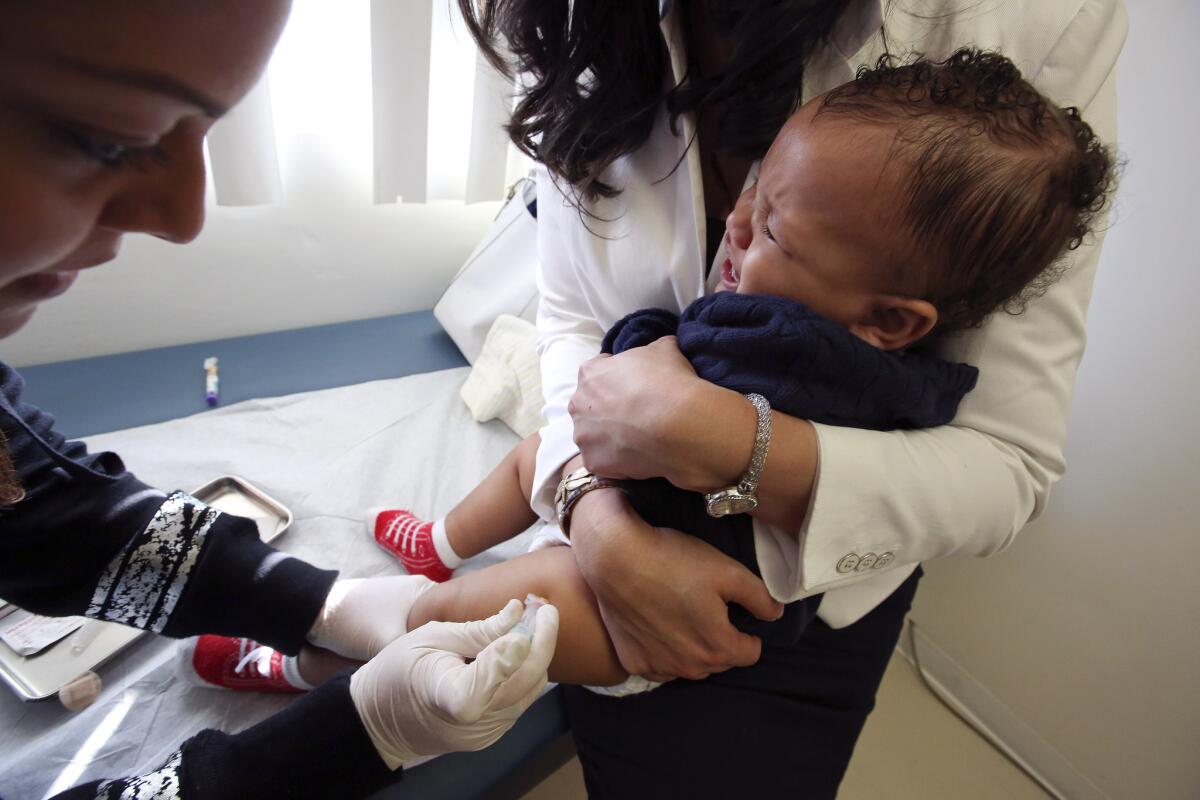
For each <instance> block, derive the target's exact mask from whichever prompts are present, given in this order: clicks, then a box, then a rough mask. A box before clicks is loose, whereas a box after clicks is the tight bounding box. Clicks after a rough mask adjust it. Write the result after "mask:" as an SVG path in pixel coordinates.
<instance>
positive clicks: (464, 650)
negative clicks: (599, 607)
mask: <svg viewBox="0 0 1200 800" xmlns="http://www.w3.org/2000/svg"><path fill="white" fill-rule="evenodd" d="M521 612H522V603H521V602H520V601H519V600H512V601H510V602H509V604H508V605H507V606H505V607H504V609H503V610H502V611H501V612H500V613H499V614H496V615H495V616H493V617H489V618H488V619H485V620H478V621H475V622H462V623H456V622H430V623H428V624H427V625H423V626H421V627H420V628H417V629H416V630H415V631H413V632H412V633H409V634H407V635H405V636H403V637H401V638H399V639H397V640H396V641H394V642H392V643H391V644H390V645H388V646H387V647H386V648H385V649H384V650H383V652H381V653H380V654H379V655H377V656H376V657H375V658H373V659H372V660H371V661H369V662H368V663H367V664H365V665H363V666H362V667H361V668H359V670H358V671H357V672H355V673H354V675H353V676H351V678H350V696H351V697H352V698H353V700H354V706H355V708H356V709H358V716H359V718H361V719H362V721H363V726H364V727H365V728H366V729H367V734H368V735H369V736H370V737H371V741H372V742H373V743H374V745H375V749H376V750H378V751H379V755H380V756H381V757H382V758H383V761H384V763H386V764H387V765H388V767H389V768H390V769H396V768H397V767H398V766H400V765H401V764H403V763H404V762H405V761H409V760H411V759H412V758H413V757H414V756H423V755H434V754H438V753H446V752H451V751H457V750H482V749H483V748H485V747H487V746H488V745H490V744H492V743H493V742H495V741H496V740H497V739H499V738H500V737H501V736H503V735H504V733H506V732H507V731H508V729H509V728H511V727H512V726H513V723H514V722H516V721H517V718H518V717H519V716H521V714H522V713H523V712H524V711H525V709H527V708H529V706H530V704H531V703H533V701H534V700H536V699H537V697H538V695H539V694H541V691H542V689H543V688H545V686H546V681H547V674H546V671H547V670H548V669H549V667H550V659H551V657H552V656H553V655H554V645H555V644H556V642H557V640H558V609H556V608H555V607H554V606H551V605H545V606H542V607H541V608H539V609H538V610H537V614H536V616H535V617H534V624H533V625H532V637H531V636H530V635H529V633H527V632H525V631H522V630H521V629H518V630H513V627H514V626H515V625H516V624H517V622H519V621H520V619H521ZM470 658H474V659H475V660H474V661H472V662H471V663H469V664H468V663H467V659H470Z"/></svg>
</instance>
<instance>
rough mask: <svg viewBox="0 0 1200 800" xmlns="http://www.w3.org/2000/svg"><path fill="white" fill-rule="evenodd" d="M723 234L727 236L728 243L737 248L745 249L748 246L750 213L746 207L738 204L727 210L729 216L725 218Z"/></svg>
mask: <svg viewBox="0 0 1200 800" xmlns="http://www.w3.org/2000/svg"><path fill="white" fill-rule="evenodd" d="M725 235H726V236H727V237H729V243H730V244H731V245H732V246H733V247H735V248H737V249H738V250H745V249H746V248H748V247H749V246H750V239H751V233H750V213H749V209H748V208H746V207H744V206H743V205H741V204H738V205H737V206H735V207H734V209H733V211H731V212H729V216H728V217H726V218H725Z"/></svg>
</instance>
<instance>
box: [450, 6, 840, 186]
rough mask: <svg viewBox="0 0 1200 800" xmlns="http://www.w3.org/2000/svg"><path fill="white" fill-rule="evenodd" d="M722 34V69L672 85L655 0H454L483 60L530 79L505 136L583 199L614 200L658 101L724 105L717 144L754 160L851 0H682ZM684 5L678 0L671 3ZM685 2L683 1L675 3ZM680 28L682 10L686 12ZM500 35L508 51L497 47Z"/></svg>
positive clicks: (672, 106) (681, 109) (670, 106)
mask: <svg viewBox="0 0 1200 800" xmlns="http://www.w3.org/2000/svg"><path fill="white" fill-rule="evenodd" d="M688 1H689V2H695V3H704V4H705V5H706V6H707V11H708V13H709V14H711V15H712V19H713V23H714V24H715V25H716V26H717V27H718V28H720V29H721V30H724V31H728V38H729V41H731V42H734V43H735V45H734V50H733V54H732V57H731V59H730V62H729V65H728V67H727V68H726V70H725V71H724V72H723V73H722V74H720V75H716V76H711V77H708V78H700V77H699V76H698V75H696V74H694V73H695V69H694V68H692V67H689V69H688V74H687V75H686V76H685V77H684V79H683V80H682V81H681V82H680V83H679V84H678V85H671V84H670V82H669V81H668V80H667V78H668V76H669V75H670V63H669V59H668V54H667V48H666V44H665V43H664V42H663V40H662V35H661V34H660V33H659V27H658V25H659V3H658V0H630V1H629V2H625V3H613V2H612V1H611V0H573V2H568V0H484V1H483V2H481V1H480V0H458V3H459V7H460V8H461V10H462V14H463V18H464V19H465V20H466V23H467V26H468V27H469V28H470V31H471V35H472V36H473V37H474V38H475V41H476V42H477V43H478V44H479V47H480V49H481V50H482V52H483V53H484V55H485V56H486V57H487V58H488V60H489V61H490V62H491V63H492V64H493V65H494V66H495V67H496V68H497V69H500V70H501V71H503V72H505V73H507V74H511V72H512V70H513V69H514V68H515V69H517V70H518V71H520V72H522V73H524V74H525V75H526V76H528V79H529V83H528V84H527V86H526V89H525V90H524V92H523V94H522V96H521V97H520V99H519V100H518V102H517V106H516V109H515V110H514V111H513V114H512V119H511V122H510V123H509V125H508V133H509V136H510V137H511V138H512V141H513V142H514V143H515V144H516V146H517V147H518V148H520V149H521V150H522V151H523V152H525V153H526V154H528V155H529V156H531V157H532V158H534V159H536V160H538V161H541V162H542V163H544V164H545V165H546V167H547V168H548V169H549V170H550V172H551V174H553V175H555V176H556V177H558V178H561V179H562V180H564V181H565V182H566V183H568V184H570V185H571V186H572V187H574V191H575V192H576V193H577V194H578V195H579V196H580V197H584V198H588V199H595V198H596V197H598V196H605V197H611V196H613V195H615V194H617V193H618V192H619V191H620V190H619V188H618V187H614V186H610V185H608V184H607V183H605V182H604V181H603V180H601V175H602V174H603V173H604V171H605V170H606V169H607V168H608V167H609V166H610V165H611V164H612V163H613V162H614V161H616V160H617V159H618V158H620V157H621V156H623V155H625V154H627V153H632V152H634V151H635V150H637V149H638V148H639V147H641V145H642V144H643V143H645V141H646V140H647V138H649V136H650V132H651V129H652V128H653V127H654V119H655V116H656V114H657V113H658V110H659V107H660V104H662V103H663V102H665V103H666V108H667V110H668V111H669V112H670V114H671V124H672V128H673V129H676V127H675V126H676V125H677V123H678V121H679V117H680V116H681V115H682V114H684V113H686V112H689V111H696V110H698V109H700V108H702V107H704V106H710V105H713V104H715V103H721V102H724V103H726V106H725V110H724V113H723V114H722V117H721V120H720V121H719V123H718V129H717V136H716V141H715V142H714V150H715V152H717V153H721V154H727V155H732V156H741V157H746V158H751V159H758V158H762V156H763V155H764V154H766V152H767V148H769V147H770V146H771V142H772V141H773V140H774V138H775V134H777V133H778V132H779V129H780V128H781V127H782V126H783V123H784V122H785V121H786V120H787V118H788V116H789V115H790V114H791V112H792V111H793V110H794V109H795V108H796V106H797V105H798V103H799V99H800V86H801V78H802V76H803V74H804V61H805V59H806V58H807V57H808V56H809V55H810V54H811V53H812V52H813V50H814V49H815V48H816V47H817V45H818V44H819V43H820V42H822V41H823V40H824V39H825V38H826V37H828V35H829V33H830V31H831V30H832V29H833V26H834V24H835V23H836V22H837V20H838V18H839V17H840V16H841V13H842V11H843V9H845V7H846V5H847V4H848V0H688ZM675 2H676V3H682V2H684V0H675ZM680 11H681V12H682V11H685V9H680ZM682 18H683V24H684V25H685V26H686V25H687V14H686V13H684V14H682ZM501 41H503V42H504V44H505V45H506V47H507V49H508V51H509V52H510V53H511V57H512V59H513V60H514V62H513V63H510V62H509V60H508V56H506V55H505V54H504V52H503V49H502V48H501V47H500V42H501Z"/></svg>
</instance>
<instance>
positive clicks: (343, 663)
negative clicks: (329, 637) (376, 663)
mask: <svg viewBox="0 0 1200 800" xmlns="http://www.w3.org/2000/svg"><path fill="white" fill-rule="evenodd" d="M361 664H362V662H361V661H355V660H353V659H350V658H345V657H343V656H339V655H338V654H337V653H335V652H333V651H332V650H326V649H324V648H322V647H315V646H314V645H311V644H306V645H304V647H303V648H301V650H300V655H299V656H298V657H297V658H296V667H297V668H298V669H299V670H300V677H301V678H304V680H305V681H306V682H308V684H309V685H310V686H320V685H321V684H322V683H324V682H325V681H327V680H329V679H330V678H332V677H333V676H334V675H337V674H338V673H339V672H341V671H342V670H344V669H346V668H347V667H357V666H359V665H361Z"/></svg>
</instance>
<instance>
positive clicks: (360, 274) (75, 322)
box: [0, 191, 497, 367]
mask: <svg viewBox="0 0 1200 800" xmlns="http://www.w3.org/2000/svg"><path fill="white" fill-rule="evenodd" d="M306 198H307V199H306V200H304V201H298V200H291V201H289V202H287V203H286V204H285V205H282V206H275V207H264V208H242V209H239V208H232V209H231V208H214V209H212V210H211V212H210V220H209V223H208V226H207V227H206V229H205V231H204V233H202V234H201V236H200V238H199V239H197V240H196V241H195V242H194V243H193V244H191V245H189V246H186V247H178V246H173V245H169V244H166V243H164V242H161V241H158V240H155V239H151V238H149V237H145V236H138V237H128V238H127V240H126V243H125V246H124V248H123V250H122V253H121V256H120V257H119V258H118V259H117V260H116V261H115V262H113V263H112V264H109V265H106V266H104V267H100V268H97V269H93V270H90V271H88V272H85V273H83V274H81V275H80V277H79V280H78V281H77V283H76V285H75V286H74V287H73V288H72V289H71V291H70V292H68V293H67V294H66V295H64V296H63V297H60V298H57V299H55V300H53V301H51V302H49V303H46V304H45V305H44V306H43V307H42V308H41V309H39V310H38V313H37V315H36V316H35V317H34V319H33V321H32V322H31V323H30V324H29V325H28V326H27V327H26V328H25V329H24V330H23V331H21V332H20V333H18V334H17V335H16V336H13V337H11V338H9V339H6V340H4V341H3V342H0V359H2V360H4V361H5V362H7V363H10V364H13V365H14V366H18V367H20V366H24V365H27V364H41V363H46V362H50V361H62V360H66V359H72V358H84V357H87V356H94V355H100V354H107V353H119V352H125V351H129V350H141V349H145V348H148V347H159V346H166V345H171V344H181V343H184V342H195V341H203V340H206V339H217V338H222V337H226V336H239V335H243V334H250V333H262V332H265V331H274V330H285V329H289V328H299V327H306V326H309V325H318V324H322V323H327V322H341V321H345V320H351V319H365V318H368V317H377V316H382V315H385V314H396V313H400V312H403V311H413V310H417V309H422V308H429V307H431V306H432V305H433V303H434V302H435V301H436V300H437V298H438V296H439V295H440V293H441V291H442V290H443V289H444V288H445V287H446V284H448V283H449V281H450V278H451V277H452V276H453V275H454V272H455V271H456V270H457V269H458V267H459V266H460V265H461V264H462V262H463V260H464V259H465V258H466V256H467V255H468V254H469V253H470V251H471V249H472V248H473V247H474V245H475V243H476V242H477V241H478V240H479V238H480V237H481V236H482V235H483V233H484V231H485V230H486V229H487V226H488V224H489V223H490V222H491V220H492V217H493V216H494V215H495V213H496V210H497V204H496V203H479V204H476V205H469V206H464V205H463V204H461V203H452V202H447V203H431V204H429V205H383V206H375V205H371V203H370V197H369V195H365V196H362V197H356V198H341V197H336V196H330V195H328V194H326V193H323V192H320V191H314V192H312V193H311V194H308V195H306Z"/></svg>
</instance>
